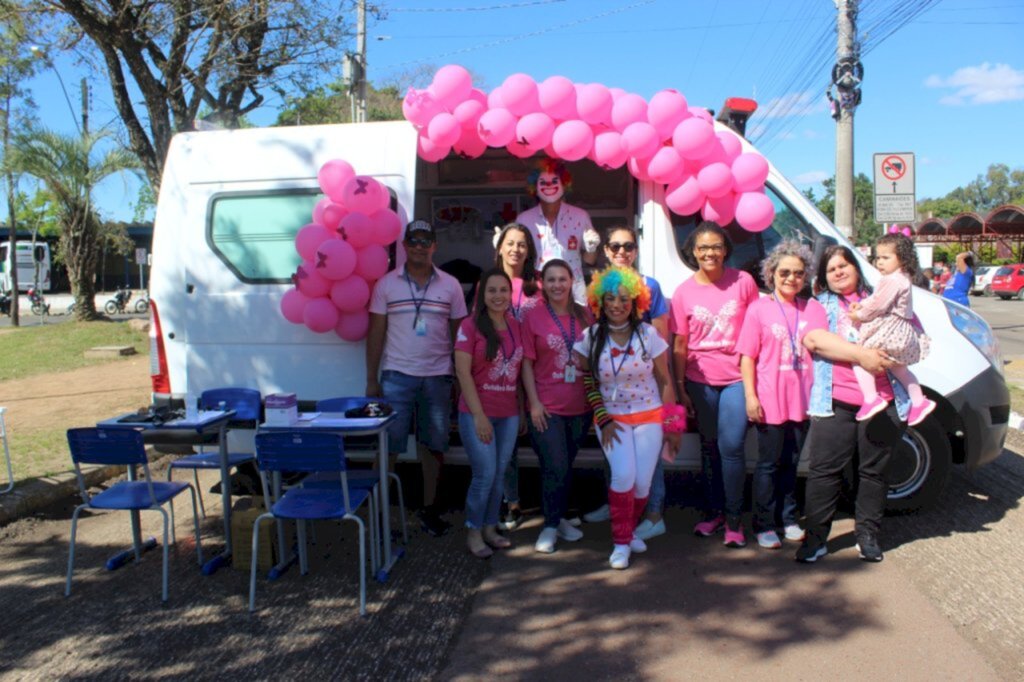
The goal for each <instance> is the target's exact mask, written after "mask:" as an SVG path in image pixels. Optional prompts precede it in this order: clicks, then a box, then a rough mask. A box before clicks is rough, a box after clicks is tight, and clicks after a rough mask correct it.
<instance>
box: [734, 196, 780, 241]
mask: <svg viewBox="0 0 1024 682" xmlns="http://www.w3.org/2000/svg"><path fill="white" fill-rule="evenodd" d="M773 220H775V206H774V204H772V200H771V199H769V198H768V197H767V196H766V195H764V194H761V193H760V192H743V193H742V194H740V195H739V196H738V197H737V198H736V222H737V223H739V224H740V227H742V228H743V229H744V230H747V231H748V232H761V231H763V230H766V229H767V228H768V227H770V226H771V224H772V221H773Z"/></svg>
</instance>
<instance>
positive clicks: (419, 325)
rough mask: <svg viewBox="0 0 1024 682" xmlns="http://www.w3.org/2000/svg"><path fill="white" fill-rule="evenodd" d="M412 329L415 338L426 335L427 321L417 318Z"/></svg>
mask: <svg viewBox="0 0 1024 682" xmlns="http://www.w3.org/2000/svg"><path fill="white" fill-rule="evenodd" d="M412 327H413V329H414V330H415V332H416V336H426V335H427V321H426V319H424V318H422V317H417V318H416V322H415V323H414V324H413V326H412Z"/></svg>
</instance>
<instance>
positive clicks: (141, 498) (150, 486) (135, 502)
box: [64, 428, 203, 601]
mask: <svg viewBox="0 0 1024 682" xmlns="http://www.w3.org/2000/svg"><path fill="white" fill-rule="evenodd" d="M68 446H69V447H70V448H71V461H72V462H74V464H75V475H76V476H77V477H78V489H79V492H80V493H81V495H82V499H83V500H84V503H83V504H80V505H78V506H77V507H75V512H74V514H72V515H71V550H70V552H69V553H68V577H67V583H66V584H65V586H64V595H65V596H70V595H71V574H72V572H73V571H74V568H75V538H76V535H77V531H78V515H79V514H80V513H81V512H82V510H83V509H120V510H124V511H142V510H146V509H151V510H153V511H158V512H160V513H161V514H162V515H163V517H164V535H163V538H164V543H163V548H164V562H163V593H162V598H163V600H164V601H167V562H168V542H167V536H168V532H167V529H168V526H170V536H171V542H174V540H175V538H174V509H173V507H172V509H171V515H170V517H168V514H167V510H165V509H164V507H163V506H164V504H166V503H167V502H169V501H171V500H172V499H174V498H175V497H176V496H177V495H178V494H180V493H182V492H184V491H185V490H188V491H189V492H191V493H192V519H193V522H194V523H195V533H196V554H197V555H198V557H199V565H200V566H202V565H203V548H202V545H201V544H200V541H199V513H198V509H197V507H196V491H195V489H194V488H193V487H192V485H191V484H189V483H183V482H180V481H179V482H170V481H168V482H164V481H155V482H154V481H153V480H152V478H151V477H150V475H149V462H148V460H147V459H146V447H145V445H144V444H143V442H142V433H141V432H140V431H134V430H129V429H98V428H85V429H68ZM82 464H123V465H125V466H128V467H132V466H136V465H141V466H142V470H143V472H144V473H145V480H142V481H121V482H119V483H115V484H114V485H112V486H111V487H110V488H107V489H106V490H104V491H103V492H101V493H99V494H98V495H95V496H91V495H89V491H88V490H87V489H86V487H85V479H84V478H82V467H81V465H82ZM135 560H136V561H138V560H139V548H138V547H136V548H135Z"/></svg>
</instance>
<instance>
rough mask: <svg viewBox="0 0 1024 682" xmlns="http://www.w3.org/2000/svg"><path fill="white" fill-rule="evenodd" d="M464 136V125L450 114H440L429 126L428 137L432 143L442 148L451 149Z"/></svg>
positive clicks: (431, 120)
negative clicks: (460, 136)
mask: <svg viewBox="0 0 1024 682" xmlns="http://www.w3.org/2000/svg"><path fill="white" fill-rule="evenodd" d="M461 134H462V125H461V124H460V123H459V119H457V118H455V117H454V116H452V115H451V114H448V113H440V114H438V115H437V116H435V117H434V118H432V119H430V123H429V124H428V125H427V137H429V138H430V140H431V142H433V143H434V144H436V145H438V146H440V147H450V146H452V145H453V144H455V143H456V142H457V141H458V139H459V135H461Z"/></svg>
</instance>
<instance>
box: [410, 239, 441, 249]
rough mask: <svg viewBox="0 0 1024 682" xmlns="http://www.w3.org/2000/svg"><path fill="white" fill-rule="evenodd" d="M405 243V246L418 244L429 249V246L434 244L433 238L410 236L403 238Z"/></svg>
mask: <svg viewBox="0 0 1024 682" xmlns="http://www.w3.org/2000/svg"><path fill="white" fill-rule="evenodd" d="M405 245H406V246H419V247H422V248H424V249H429V248H430V247H431V246H433V245H434V240H433V239H424V238H422V237H410V238H408V239H406V240H405Z"/></svg>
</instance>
